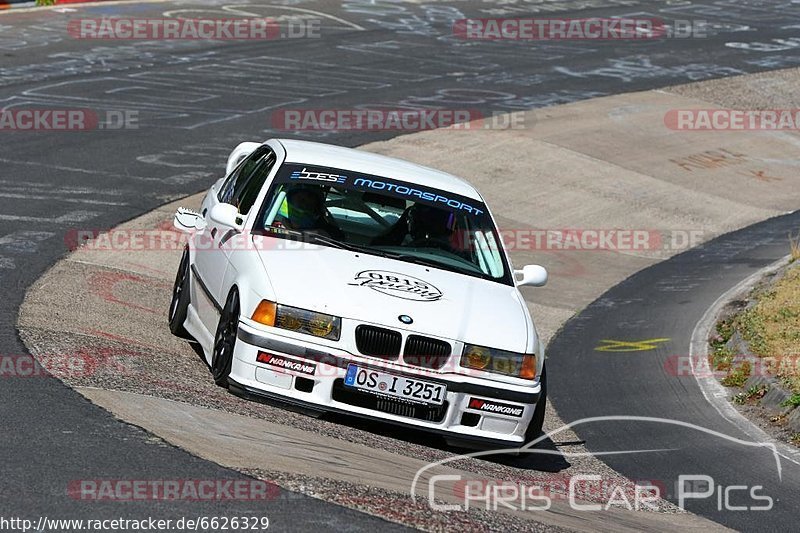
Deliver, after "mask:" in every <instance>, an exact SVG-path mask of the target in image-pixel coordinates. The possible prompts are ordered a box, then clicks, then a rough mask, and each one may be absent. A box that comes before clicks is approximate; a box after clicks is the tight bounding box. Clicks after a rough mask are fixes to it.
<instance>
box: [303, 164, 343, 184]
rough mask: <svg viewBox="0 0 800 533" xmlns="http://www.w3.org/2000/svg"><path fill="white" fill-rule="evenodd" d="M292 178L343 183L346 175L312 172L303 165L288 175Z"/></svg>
mask: <svg viewBox="0 0 800 533" xmlns="http://www.w3.org/2000/svg"><path fill="white" fill-rule="evenodd" d="M289 177H290V178H291V179H293V180H312V181H329V182H332V183H344V182H345V181H347V176H343V175H341V174H328V173H327V172H312V171H310V170H307V169H306V167H303V170H295V171H294V172H292V175H291V176H289Z"/></svg>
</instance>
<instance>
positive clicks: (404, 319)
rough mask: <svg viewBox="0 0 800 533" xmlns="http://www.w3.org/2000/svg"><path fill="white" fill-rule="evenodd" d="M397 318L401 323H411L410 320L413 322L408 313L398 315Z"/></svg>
mask: <svg viewBox="0 0 800 533" xmlns="http://www.w3.org/2000/svg"><path fill="white" fill-rule="evenodd" d="M397 319H398V320H399V321H400V322H402V323H403V324H411V323H412V322H414V319H413V318H411V317H410V316H408V315H400V316H399V317H397Z"/></svg>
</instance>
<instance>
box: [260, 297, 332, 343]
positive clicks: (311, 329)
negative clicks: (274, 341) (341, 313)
mask: <svg viewBox="0 0 800 533" xmlns="http://www.w3.org/2000/svg"><path fill="white" fill-rule="evenodd" d="M252 318H253V320H255V321H256V322H260V323H261V324H266V325H267V326H274V327H276V328H282V329H288V330H289V331H296V332H298V333H305V334H307V335H313V336H315V337H322V338H323V339H330V340H334V341H338V340H339V335H340V334H341V332H342V319H341V318H339V317H337V316H332V315H326V314H325V313H317V312H315V311H308V310H306V309H299V308H297V307H290V306H288V305H280V304H276V303H274V302H270V301H267V300H264V301H262V302H261V303H260V304H258V307H257V308H256V310H255V312H254V313H253V317H252Z"/></svg>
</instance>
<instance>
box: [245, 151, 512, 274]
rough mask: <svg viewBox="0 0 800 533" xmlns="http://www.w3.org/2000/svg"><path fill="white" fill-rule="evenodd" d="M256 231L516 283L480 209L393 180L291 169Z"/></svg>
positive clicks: (275, 187) (276, 185) (283, 173)
mask: <svg viewBox="0 0 800 533" xmlns="http://www.w3.org/2000/svg"><path fill="white" fill-rule="evenodd" d="M254 229H255V230H256V231H257V232H259V233H262V234H266V235H271V236H274V237H278V238H296V237H298V236H302V237H303V238H304V239H308V240H313V241H314V242H316V243H318V244H322V245H324V246H333V247H338V248H347V249H351V250H354V251H360V252H364V253H369V254H373V255H380V256H384V257H390V258H393V259H398V260H401V261H406V262H409V263H420V264H425V265H428V266H433V267H436V268H441V269H445V270H451V271H454V272H459V273H461V274H466V275H470V276H475V277H480V278H485V279H489V280H493V281H498V282H501V283H505V284H509V285H510V284H513V280H512V278H511V276H510V272H509V269H508V267H507V264H506V260H505V257H504V254H503V252H502V248H501V245H500V241H499V237H498V234H497V231H496V229H495V227H494V224H493V223H492V219H491V217H490V216H489V214H488V212H487V211H486V206H485V205H484V204H483V203H482V202H480V201H478V200H475V199H472V198H467V197H462V196H460V195H457V194H453V193H449V192H447V191H442V190H437V189H432V188H429V187H424V186H421V185H415V184H411V183H406V182H403V181H399V180H395V179H389V178H383V177H378V176H371V175H365V174H360V173H356V172H351V171H347V170H339V169H335V168H328V167H317V166H312V165H302V164H285V165H283V167H282V168H281V169H280V170H279V171H278V173H277V175H276V177H275V180H274V181H273V184H272V186H271V188H270V191H269V192H268V194H267V197H266V200H265V202H264V204H263V207H262V209H261V211H260V213H259V218H258V221H257V223H256V226H255V228H254Z"/></svg>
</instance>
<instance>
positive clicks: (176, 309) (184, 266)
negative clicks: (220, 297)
mask: <svg viewBox="0 0 800 533" xmlns="http://www.w3.org/2000/svg"><path fill="white" fill-rule="evenodd" d="M189 302H190V297H189V247H188V246H187V247H186V248H184V249H183V255H182V256H181V264H180V266H179V267H178V273H177V274H176V275H175V284H174V285H173V287H172V301H171V302H170V304H169V315H168V317H167V318H168V319H169V330H170V331H171V332H172V334H173V335H175V336H176V337H181V338H184V339H188V338H191V336H190V335H189V332H188V331H186V328H184V327H183V323H184V322H186V314H187V313H188V311H189Z"/></svg>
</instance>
